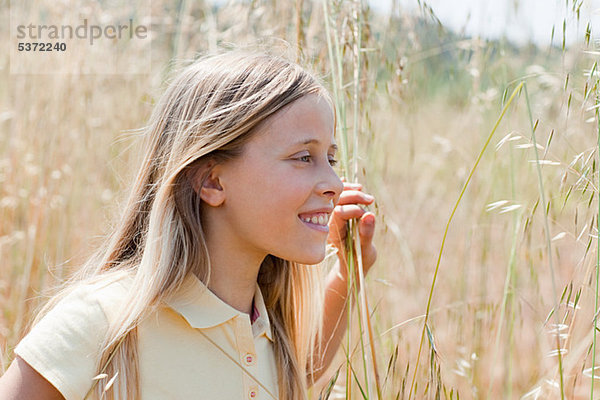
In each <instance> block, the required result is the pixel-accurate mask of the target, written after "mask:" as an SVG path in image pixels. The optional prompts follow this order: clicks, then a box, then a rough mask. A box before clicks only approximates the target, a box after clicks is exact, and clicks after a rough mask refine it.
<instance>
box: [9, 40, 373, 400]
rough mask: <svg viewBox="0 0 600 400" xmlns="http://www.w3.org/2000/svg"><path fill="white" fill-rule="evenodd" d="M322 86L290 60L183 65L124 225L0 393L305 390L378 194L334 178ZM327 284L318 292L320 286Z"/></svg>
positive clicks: (34, 338) (261, 57)
mask: <svg viewBox="0 0 600 400" xmlns="http://www.w3.org/2000/svg"><path fill="white" fill-rule="evenodd" d="M334 115H335V113H334V111H333V105H332V102H331V99H330V97H329V96H328V94H327V91H326V90H325V89H324V87H323V86H322V85H321V84H320V83H319V81H318V80H317V79H316V78H315V77H314V76H313V75H311V74H310V73H308V72H307V71H305V70H304V69H302V68H301V67H300V66H298V65H296V64H295V63H292V62H290V61H287V60H285V59H283V58H281V57H277V56H273V55H269V54H262V53H261V54H257V53H248V52H242V51H236V52H229V53H225V54H220V55H213V56H207V57H204V58H202V59H200V60H198V61H196V62H194V63H193V64H191V65H190V66H188V67H187V68H185V69H184V70H183V71H182V72H181V73H180V74H179V75H178V76H177V77H176V78H175V79H174V80H173V81H172V82H171V83H170V85H169V87H168V88H167V90H166V92H165V94H164V95H163V96H162V98H161V99H160V100H159V102H158V104H157V105H156V107H155V109H154V112H153V114H152V116H151V119H150V121H149V124H148V127H147V131H146V139H147V142H146V146H145V149H146V153H145V157H144V159H143V162H142V165H141V168H140V169H139V173H138V175H137V177H136V179H135V182H134V183H133V186H132V189H131V195H130V197H129V200H128V203H127V205H126V207H125V210H124V212H123V214H122V216H121V218H120V220H119V223H118V225H117V227H116V229H115V230H114V232H113V233H112V234H111V235H110V236H109V237H108V239H107V241H106V243H105V245H103V246H102V247H101V249H100V250H99V251H98V253H97V254H96V255H95V256H94V257H92V258H91V259H90V260H89V262H88V263H87V264H86V265H85V266H84V268H82V270H81V272H80V273H79V274H78V276H76V277H74V278H73V279H72V280H71V282H69V284H68V285H67V287H66V289H64V290H63V291H62V292H61V293H60V294H59V295H57V296H56V297H55V298H54V299H53V300H52V301H51V302H50V303H49V304H48V305H47V306H46V307H45V309H44V310H43V311H42V313H40V315H39V316H38V318H37V320H36V322H35V324H34V326H33V328H32V330H31V331H30V332H29V334H28V335H27V336H25V338H24V339H23V340H22V341H21V342H20V343H19V345H18V346H17V347H16V349H15V359H14V361H13V363H12V364H11V366H10V367H9V368H8V370H7V372H6V373H5V374H4V376H3V377H2V378H0V398H2V399H11V400H14V399H28V400H31V399H63V398H65V399H67V400H72V399H83V398H88V399H92V398H93V399H100V398H102V399H250V400H252V399H273V398H278V399H294V400H295V399H305V398H307V390H308V388H309V387H310V386H311V385H312V384H313V383H314V382H315V381H316V379H318V378H319V377H320V376H321V375H322V374H323V372H324V371H325V369H326V368H327V366H328V365H329V364H330V362H331V360H332V357H333V355H334V354H335V352H336V350H337V348H338V346H339V343H340V340H341V337H342V335H343V334H344V329H345V325H346V323H345V312H344V307H345V302H346V301H347V300H348V298H349V296H348V293H347V280H348V277H347V272H346V271H347V267H346V260H345V256H344V251H340V252H338V253H337V257H338V260H337V262H336V265H335V267H334V268H333V270H332V271H331V273H330V274H329V275H328V276H327V277H326V279H325V282H324V285H323V283H322V282H321V281H322V278H321V275H320V273H319V268H318V267H316V266H313V264H319V263H320V262H321V261H323V259H324V258H325V256H326V243H327V242H328V243H329V244H331V245H333V246H335V247H336V248H338V249H343V243H344V238H345V236H346V221H347V220H349V219H351V218H358V219H359V232H360V235H361V238H360V239H361V243H362V249H361V250H362V256H363V264H364V266H365V268H366V269H367V270H368V269H369V268H370V267H371V266H372V265H373V263H374V261H375V258H376V250H375V247H374V246H373V243H372V238H373V232H374V228H375V216H374V215H373V214H372V213H370V212H365V211H364V210H363V208H362V207H360V205H361V204H362V205H367V204H371V203H372V202H373V201H374V198H373V197H372V196H370V195H368V194H366V193H364V192H363V191H362V190H361V189H362V188H361V186H360V185H357V184H350V183H344V182H342V180H340V178H339V177H338V176H337V175H336V173H335V171H334V169H333V165H334V164H335V162H336V161H335V152H336V149H337V146H336V144H335V138H334V131H335V129H334V127H335V116H334ZM323 286H324V287H323Z"/></svg>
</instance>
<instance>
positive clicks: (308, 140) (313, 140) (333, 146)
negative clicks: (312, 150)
mask: <svg viewBox="0 0 600 400" xmlns="http://www.w3.org/2000/svg"><path fill="white" fill-rule="evenodd" d="M312 143H314V144H321V142H320V141H318V140H317V139H305V140H302V141H299V142H296V143H294V146H295V145H297V144H312ZM329 148H330V149H333V150H335V151H337V149H338V146H337V144H335V143H332V144H331V146H329Z"/></svg>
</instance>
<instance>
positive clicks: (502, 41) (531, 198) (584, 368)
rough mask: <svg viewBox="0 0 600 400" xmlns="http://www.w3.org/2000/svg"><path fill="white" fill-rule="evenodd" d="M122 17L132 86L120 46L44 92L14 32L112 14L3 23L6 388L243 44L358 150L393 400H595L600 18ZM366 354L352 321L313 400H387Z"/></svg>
mask: <svg viewBox="0 0 600 400" xmlns="http://www.w3.org/2000/svg"><path fill="white" fill-rule="evenodd" d="M131 4H133V5H134V6H133V8H132V9H130V10H129V11H128V13H129V14H127V16H126V17H127V18H129V17H131V18H132V20H133V21H134V22H135V23H137V24H145V25H146V26H148V27H149V29H150V32H151V42H150V43H151V44H150V48H148V47H147V46H146V47H144V46H133V45H132V46H130V47H128V48H127V50H126V51H124V52H122V54H124V56H126V57H127V60H128V61H127V63H130V64H131V63H133V64H134V65H137V66H143V67H144V68H142V69H141V72H140V70H135V71H133V72H132V71H131V70H125V69H123V68H124V67H123V65H125V64H120V67H118V68H117V69H116V70H115V69H113V70H111V71H104V70H103V69H102V66H103V60H106V59H108V58H110V57H111V56H112V55H113V51H117V50H116V47H118V46H122V45H123V44H122V42H119V43H115V44H114V46H116V47H115V48H113V47H111V46H109V45H103V46H97V47H93V48H87V49H86V50H85V51H83V52H73V51H71V52H70V51H65V52H64V53H61V54H58V55H57V54H54V56H56V57H57V58H56V60H58V61H56V60H55V61H54V62H55V64H52V63H50V62H48V63H45V62H39V60H40V59H41V58H35V57H33V56H36V54H29V55H28V56H29V57H33V58H30V60H33V62H34V63H36V64H35V67H36V71H37V73H36V74H25V73H23V72H25V70H22V71H19V70H18V69H17V70H16V71H15V70H11V63H14V62H16V61H15V60H16V59H15V57H19V53H15V50H14V46H16V43H17V41H16V39H15V37H14V24H15V21H16V20H15V18H17V19H18V18H23V15H26V16H27V18H28V19H27V22H34V23H38V22H36V21H45V23H56V24H58V23H59V22H58V21H62V20H63V18H64V16H65V13H67V11H68V12H73V16H74V18H79V19H81V18H84V17H85V18H89V19H90V21H92V20H94V19H96V20H98V21H101V22H102V21H105V22H106V21H110V18H111V13H115V14H116V13H118V12H119V10H120V9H119V8H118V7H116V6H114V5H113V4H112V3H111V2H108V1H101V0H95V1H89V0H86V1H83V2H79V3H78V6H74V5H73V2H70V1H68V0H61V1H55V2H49V1H31V2H29V3H27V5H26V6H25V3H24V2H12V3H10V4H9V2H8V1H6V0H4V1H0V31H1V32H2V33H3V34H4V35H5V36H3V37H5V38H6V40H4V41H1V42H0V49H1V51H0V353H1V354H2V357H1V359H0V371H3V370H4V369H6V368H7V367H8V364H9V363H10V361H11V359H12V357H13V354H12V349H13V348H14V346H15V345H16V343H17V342H18V340H19V339H20V338H21V337H22V335H23V334H24V333H25V332H26V330H27V328H28V324H29V322H30V320H31V318H32V315H33V314H34V313H35V310H36V309H37V308H38V307H39V306H40V304H42V303H43V302H44V301H45V299H46V297H45V296H46V295H47V294H48V293H51V289H52V288H53V287H55V286H56V285H57V284H58V283H59V282H61V281H62V280H64V279H65V278H66V277H68V275H69V273H70V272H71V271H73V270H74V269H76V268H77V267H78V265H80V264H81V263H82V262H83V261H84V260H85V259H86V258H87V257H88V256H89V255H90V254H91V252H92V251H93V250H94V249H95V248H96V246H98V244H99V243H100V239H101V237H102V236H103V235H105V234H107V233H108V232H109V231H110V229H111V226H112V224H113V223H114V219H115V218H116V217H117V216H118V212H119V209H120V208H119V205H120V204H121V203H122V202H123V201H124V200H125V196H126V194H127V190H128V188H129V184H130V182H131V180H132V179H133V176H134V175H135V173H136V168H137V166H138V163H139V161H140V154H141V149H140V146H139V145H140V133H141V128H143V126H144V124H145V123H146V121H147V118H148V117H149V114H150V112H151V110H152V107H153V104H154V103H155V101H156V100H157V98H158V96H160V94H161V92H162V90H163V89H164V87H165V83H166V80H167V79H168V78H169V77H170V76H171V74H172V73H173V71H175V70H177V68H179V67H180V66H181V65H183V64H185V62H186V60H191V59H194V58H195V57H198V56H199V55H201V54H205V53H206V52H209V51H215V50H217V49H226V48H231V47H239V46H244V45H248V44H250V45H254V46H257V45H258V46H259V47H261V46H262V47H263V48H265V47H266V48H269V49H275V50H274V51H279V52H281V53H284V54H286V55H287V56H289V57H291V58H293V59H296V60H299V61H300V62H301V63H302V64H303V65H306V66H308V67H309V68H311V69H312V70H314V71H315V72H316V73H317V74H318V75H319V76H321V77H322V79H323V80H324V81H325V82H326V84H327V85H328V87H329V88H330V89H331V91H332V93H334V94H335V97H336V102H337V104H338V110H341V111H340V112H343V114H341V115H340V116H341V117H342V118H341V120H340V121H339V126H338V131H337V135H338V141H339V140H340V139H342V138H347V141H348V143H349V148H348V152H347V154H346V155H345V156H344V158H345V160H342V161H344V162H342V163H340V167H339V174H340V175H342V174H343V175H346V176H347V177H350V178H355V179H356V180H358V181H359V182H361V183H363V185H364V186H365V190H367V191H368V192H370V193H372V194H374V195H375V197H376V204H375V205H374V206H372V207H371V210H372V211H373V212H375V213H376V215H377V229H378V231H377V235H376V245H377V249H378V260H377V264H376V266H375V267H374V268H373V269H372V271H371V272H370V273H369V276H368V277H367V285H368V289H367V292H366V293H367V298H368V302H369V307H370V309H369V311H370V312H371V314H372V328H373V337H374V348H375V353H376V356H375V359H376V361H377V371H378V375H379V387H380V395H381V398H385V399H407V398H415V399H422V398H445V399H458V398H462V399H482V398H490V399H520V398H524V399H534V398H540V399H551V398H569V399H579V398H590V399H594V398H599V397H600V382H596V384H595V386H596V387H595V389H593V388H592V371H593V370H594V367H595V366H596V365H597V364H598V363H599V362H598V360H596V357H595V355H597V354H600V350H598V349H597V348H596V344H595V332H596V331H597V329H596V328H595V319H596V317H597V315H596V310H597V309H598V283H597V282H598V275H597V273H598V261H597V257H598V250H597V249H598V240H597V238H598V207H599V203H598V187H599V186H598V185H599V179H598V172H597V167H598V161H597V160H598V142H599V132H600V130H599V122H598V108H599V100H598V90H599V87H598V79H599V76H600V75H599V72H598V66H597V60H598V58H599V55H600V42H599V40H600V36H599V34H598V29H600V21H599V19H598V16H599V10H600V1H584V0H559V1H555V0H501V1H477V0H457V1H453V2H448V1H443V0H438V1H422V0H388V1H385V0H371V1H363V2H360V1H338V0H324V1H320V0H319V1H316V0H315V1H311V0H296V1H275V0H255V1H224V0H222V1H213V2H211V1H191V0H188V1H186V0H153V1H152V2H146V3H145V4H144V5H143V6H140V7H141V8H143V9H144V13H137V12H136V8H135V4H137V3H136V2H131ZM146 11H147V13H146ZM11 16H12V19H11ZM18 21H21V20H18ZM53 21H57V22H53ZM39 23H42V22H39ZM9 27H10V28H9ZM11 29H13V30H11ZM9 47H10V48H9ZM36 60H38V61H36ZM90 60H91V61H90ZM56 63H58V64H56ZM148 63H149V65H148ZM57 65H61V66H65V65H68V66H69V68H68V71H66V72H65V71H64V70H60V69H59V68H57ZM90 65H91V66H93V68H92V69H90V68H91V67H89V66H90ZM12 66H14V64H13V65H12ZM84 66H85V67H84ZM23 68H25V67H23ZM119 68H121V69H119ZM515 90H516V91H515ZM512 94H514V96H513V97H511V95H512ZM480 155H481V157H480V158H478V157H479V156H480ZM340 156H342V155H341V154H340ZM467 182H468V185H467V186H466V187H465V184H466V183H467ZM463 189H464V190H463ZM461 192H462V193H463V195H462V196H461V197H460V199H459V196H460V195H461ZM454 209H455V210H456V211H455V213H452V212H453V210H454ZM451 214H452V217H451ZM450 218H452V219H451V221H450V223H449V224H448V222H449V220H450ZM447 224H448V225H447ZM445 233H446V235H445ZM444 238H445V242H444V245H443V251H442V241H443V240H444ZM440 254H441V257H440ZM438 259H439V261H438ZM434 277H435V285H433V286H432V282H433V281H434ZM430 296H431V303H430V307H429V312H427V310H428V306H427V305H428V300H429V298H430ZM426 314H427V317H425V315H426ZM425 322H427V323H426V325H425ZM359 338H360V333H359V324H358V322H357V319H353V331H352V334H351V336H350V342H347V341H345V342H344V351H340V353H339V358H338V360H336V363H334V364H335V365H334V366H332V368H331V371H330V373H329V374H327V377H326V378H325V379H324V381H323V382H321V384H320V386H319V387H317V388H315V389H314V390H313V393H312V395H313V397H314V398H319V395H322V396H323V397H326V396H327V395H329V396H330V398H353V399H354V398H356V399H359V398H377V397H373V396H374V395H373V393H376V391H375V390H374V387H376V386H377V385H376V384H375V382H374V378H373V375H370V374H373V371H372V369H373V368H372V367H370V366H368V365H366V364H365V363H363V361H362V360H363V359H364V358H365V357H366V356H364V355H363V353H364V352H366V353H368V352H369V351H368V346H366V345H365V343H364V342H363V343H362V344H361V342H360V340H359ZM348 343H350V345H351V347H352V346H357V348H355V347H352V348H351V349H350V351H351V352H349V351H348V350H349V348H348V346H347V344H348ZM421 344H422V346H421ZM420 348H421V349H422V350H421V351H420ZM344 352H346V353H350V355H349V356H348V359H346V357H345V355H344ZM367 358H368V357H367ZM348 364H350V365H351V366H352V370H353V371H354V372H348V371H350V369H349V368H348ZM338 367H341V368H340V369H339V373H336V371H337V368H338ZM365 369H366V370H368V371H366V372H365V371H363V370H365ZM369 371H370V372H369ZM330 379H331V383H332V387H331V388H330V389H331V390H330V391H329V392H328V391H327V383H328V381H329V380H330ZM347 381H350V384H348V383H347ZM367 386H369V388H367ZM323 388H324V389H323ZM322 389H323V390H324V391H323V392H321V390H322Z"/></svg>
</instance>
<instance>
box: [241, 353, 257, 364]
mask: <svg viewBox="0 0 600 400" xmlns="http://www.w3.org/2000/svg"><path fill="white" fill-rule="evenodd" d="M254 359H255V358H254V355H253V354H251V353H247V354H246V355H245V356H244V361H245V362H246V365H252V364H254Z"/></svg>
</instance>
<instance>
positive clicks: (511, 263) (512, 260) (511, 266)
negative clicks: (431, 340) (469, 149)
mask: <svg viewBox="0 0 600 400" xmlns="http://www.w3.org/2000/svg"><path fill="white" fill-rule="evenodd" d="M509 152H510V188H511V198H512V200H513V201H515V200H516V198H515V197H516V190H515V170H514V156H513V150H512V146H509ZM521 216H522V213H513V221H512V223H513V232H512V243H511V247H510V257H509V260H508V268H507V269H506V276H505V278H504V289H503V291H502V306H501V307H500V319H499V320H498V331H497V332H496V339H495V351H494V357H493V359H492V364H491V366H490V382H489V384H488V391H487V396H486V398H487V399H489V398H490V394H491V391H492V386H493V384H494V374H493V371H492V368H493V367H494V366H495V365H496V360H497V358H498V353H499V351H500V336H501V335H502V323H503V321H504V318H505V314H506V309H507V307H508V303H509V301H511V306H510V307H511V310H512V311H513V312H514V307H513V305H512V303H513V300H514V295H513V294H511V293H512V291H511V289H510V288H511V285H513V284H514V279H515V267H516V257H517V242H518V234H519V229H520V224H519V221H520V220H521ZM513 317H514V314H513ZM507 322H508V326H509V329H508V335H509V346H508V347H509V348H508V350H507V353H508V362H507V364H508V365H507V368H506V371H507V373H508V375H509V377H508V383H507V385H506V387H507V389H508V391H509V392H510V391H511V382H510V380H511V378H510V377H511V367H512V365H511V362H510V350H511V348H510V340H511V334H512V333H511V332H512V321H507ZM506 397H507V398H511V394H510V393H508V394H507V396H506Z"/></svg>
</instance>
